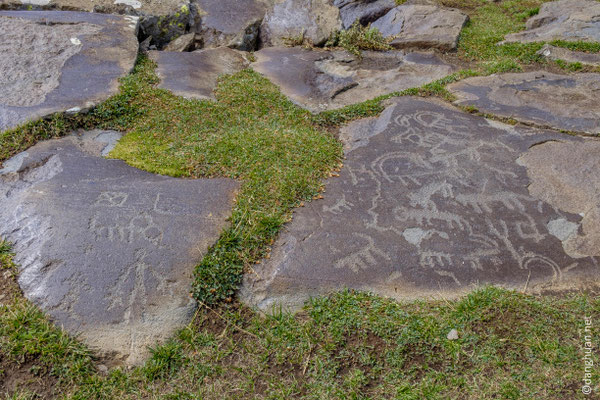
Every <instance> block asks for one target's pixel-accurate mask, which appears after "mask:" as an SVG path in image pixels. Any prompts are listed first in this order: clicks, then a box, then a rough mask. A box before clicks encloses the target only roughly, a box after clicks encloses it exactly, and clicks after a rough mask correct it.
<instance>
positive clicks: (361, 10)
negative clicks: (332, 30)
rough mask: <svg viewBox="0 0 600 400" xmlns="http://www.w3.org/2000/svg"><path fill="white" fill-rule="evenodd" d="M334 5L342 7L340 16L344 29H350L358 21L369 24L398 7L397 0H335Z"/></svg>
mask: <svg viewBox="0 0 600 400" xmlns="http://www.w3.org/2000/svg"><path fill="white" fill-rule="evenodd" d="M333 5H334V6H336V7H338V8H339V9H340V18H341V19H342V25H343V27H344V29H348V28H350V27H351V26H352V24H354V22H356V21H358V22H359V23H360V24H361V25H367V24H370V23H371V22H373V21H375V20H377V19H378V18H380V17H382V16H383V15H385V14H386V13H387V12H388V11H390V10H391V9H392V8H394V7H396V1H395V0H375V1H373V0H333Z"/></svg>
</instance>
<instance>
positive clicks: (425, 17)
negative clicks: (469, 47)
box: [371, 2, 469, 51]
mask: <svg viewBox="0 0 600 400" xmlns="http://www.w3.org/2000/svg"><path fill="white" fill-rule="evenodd" d="M468 20H469V17H468V16H467V15H466V14H463V13H462V12H460V11H458V10H456V9H453V8H444V7H439V6H437V5H433V4H426V2H425V4H419V3H418V2H417V4H403V5H400V6H398V7H396V8H393V9H392V10H390V11H389V12H388V13H387V14H385V15H384V16H383V17H381V18H379V19H378V20H377V21H375V22H373V24H371V26H372V27H373V28H377V29H378V30H379V31H380V32H381V33H382V35H383V36H384V37H389V38H392V41H391V43H390V44H391V45H392V46H394V47H396V48H399V49H404V48H426V49H428V48H436V49H439V50H442V51H449V50H455V49H456V47H457V45H458V38H459V36H460V32H461V31H462V28H463V27H464V26H465V24H466V23H467V21H468Z"/></svg>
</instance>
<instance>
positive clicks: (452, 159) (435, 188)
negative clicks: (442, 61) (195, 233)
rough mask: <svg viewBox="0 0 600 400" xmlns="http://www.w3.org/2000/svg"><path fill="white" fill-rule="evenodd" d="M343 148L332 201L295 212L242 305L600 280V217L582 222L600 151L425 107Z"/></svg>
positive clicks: (403, 105)
mask: <svg viewBox="0 0 600 400" xmlns="http://www.w3.org/2000/svg"><path fill="white" fill-rule="evenodd" d="M341 138H342V140H343V141H344V144H345V147H346V161H345V165H344V167H343V169H342V171H341V172H340V176H339V177H337V178H330V179H328V180H327V182H326V191H325V193H324V199H323V200H318V201H313V202H311V203H309V204H307V205H306V206H305V207H303V208H301V209H298V210H296V212H295V213H294V218H293V221H292V222H291V223H290V224H289V225H287V227H286V229H285V231H284V232H283V233H282V234H281V237H280V238H279V239H278V240H277V242H276V244H275V246H274V248H273V251H272V253H271V257H270V259H268V260H265V261H264V262H263V263H262V264H260V265H257V266H255V267H254V271H252V272H251V273H248V274H247V275H246V277H245V282H244V287H243V289H242V291H241V295H242V298H243V300H244V301H245V302H247V303H249V304H251V305H253V306H257V307H259V308H260V309H262V310H265V311H269V310H272V307H273V306H278V305H282V306H283V307H284V308H292V309H295V308H298V307H299V306H301V305H302V302H303V301H305V300H306V299H307V298H308V297H309V296H316V295H323V294H326V293H329V292H331V291H337V290H341V289H342V288H353V289H358V290H366V291H370V292H374V293H377V294H379V295H384V296H390V297H393V298H396V299H410V298H424V297H430V296H435V297H439V296H443V297H454V296H458V295H460V294H463V293H465V292H468V291H471V290H472V289H474V288H476V287H480V286H482V285H486V284H494V285H501V286H504V287H508V288H515V289H518V290H523V289H527V290H530V291H539V290H543V289H552V290H555V289H564V288H576V287H580V285H583V284H585V283H586V282H587V283H588V284H592V283H597V282H598V281H600V265H599V261H600V259H599V258H598V255H599V251H598V249H599V248H600V241H599V240H600V239H599V237H598V235H599V234H600V227H598V225H597V222H598V219H599V218H598V217H599V215H598V214H596V215H595V216H592V217H591V219H592V220H593V221H591V222H590V223H589V224H588V223H586V222H583V225H582V217H581V216H580V215H579V213H589V212H590V210H597V209H598V199H599V197H598V187H599V186H598V185H597V182H596V181H597V179H594V181H592V182H589V181H586V179H585V178H584V176H585V175H586V174H587V175H588V176H589V174H590V173H591V172H590V171H595V169H596V168H598V166H599V165H598V163H599V161H598V160H600V145H599V144H600V142H599V141H597V140H593V139H587V140H586V139H582V138H574V137H571V136H568V135H564V134H559V133H554V132H551V131H538V130H533V129H529V128H525V127H523V128H515V127H512V126H510V125H505V124H501V123H498V122H494V121H488V120H486V119H484V118H482V117H478V116H474V115H472V114H467V113H464V112H461V111H459V110H457V109H455V108H453V107H451V106H448V105H447V104H444V103H442V102H441V101H436V100H426V99H419V98H414V97H401V98H397V99H395V100H394V101H393V102H392V104H391V105H390V106H389V107H388V108H387V109H386V110H385V111H384V112H383V113H382V115H381V116H380V117H379V118H374V119H370V120H360V121H357V122H354V123H351V124H350V125H348V126H347V127H345V128H344V129H343V132H342V134H341ZM549 141H552V142H549ZM540 143H546V144H540ZM551 143H556V144H555V146H556V148H552V149H551V151H550V152H549V157H544V154H546V151H545V149H544V147H543V146H548V145H550V144H551ZM553 146H554V145H553ZM580 155H582V157H581V159H580V158H579V156H580ZM553 156H554V158H553V159H552V157H553ZM572 160H580V161H579V162H577V163H574V164H570V163H571V161H572ZM546 161H549V162H548V164H545V165H544V163H545V162H546ZM554 166H560V168H554ZM583 171H586V172H583ZM551 181H552V182H553V183H552V185H550V186H546V184H547V183H548V182H551ZM589 186H592V187H593V189H589V188H588V187H589ZM573 188H576V190H574V191H571V190H570V189H573ZM554 189H558V191H556V192H554ZM552 193H556V195H555V196H553V195H552ZM572 198H576V199H577V200H578V201H577V202H574V203H572V205H569V203H570V200H571V199H572ZM559 199H560V200H559ZM587 215H588V214H586V216H587ZM583 218H586V217H583ZM576 243H585V245H577V244H576Z"/></svg>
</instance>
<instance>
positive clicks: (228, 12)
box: [195, 0, 272, 51]
mask: <svg viewBox="0 0 600 400" xmlns="http://www.w3.org/2000/svg"><path fill="white" fill-rule="evenodd" d="M270 3H272V1H270V0H263V1H261V0H198V2H197V4H198V8H199V10H198V13H199V15H200V21H199V22H198V24H197V25H196V28H195V29H196V34H197V36H198V37H199V38H201V41H202V45H203V46H204V47H209V48H212V47H220V46H229V47H231V48H235V49H238V50H244V51H253V50H256V47H257V45H258V33H259V28H260V24H261V22H262V19H263V18H264V16H265V13H266V12H267V9H268V8H269V6H270Z"/></svg>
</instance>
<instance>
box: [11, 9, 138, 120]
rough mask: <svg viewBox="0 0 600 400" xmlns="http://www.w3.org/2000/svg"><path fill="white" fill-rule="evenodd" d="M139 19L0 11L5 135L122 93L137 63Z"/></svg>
mask: <svg viewBox="0 0 600 400" xmlns="http://www.w3.org/2000/svg"><path fill="white" fill-rule="evenodd" d="M137 25H138V20H137V17H127V16H126V17H123V16H116V15H106V14H94V13H83V12H62V11H0V32H2V40H0V53H1V54H2V57H1V58H0V131H3V130H6V129H9V128H12V127H15V126H17V125H20V124H23V123H25V122H27V121H31V120H35V119H38V118H42V117H45V116H48V115H50V114H53V113H56V112H64V111H69V110H71V111H79V110H82V109H87V108H90V107H92V106H94V105H96V104H98V103H99V102H101V101H103V100H105V99H107V98H108V97H110V96H111V95H113V94H115V93H117V91H118V88H119V82H118V79H119V78H120V77H122V76H124V75H127V74H128V73H129V72H130V71H131V70H132V69H133V66H134V64H135V60H136V57H137V51H138V41H137V38H136V30H137Z"/></svg>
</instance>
